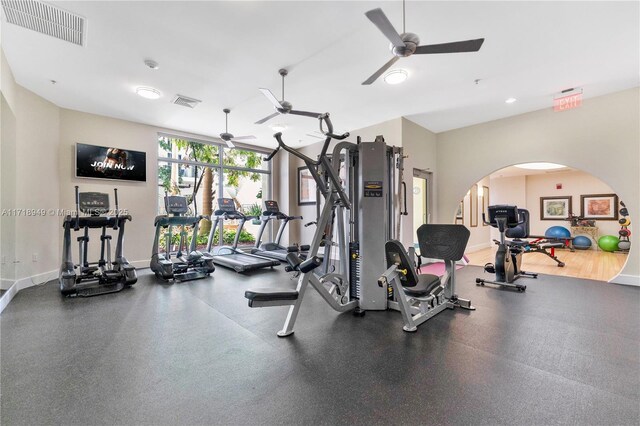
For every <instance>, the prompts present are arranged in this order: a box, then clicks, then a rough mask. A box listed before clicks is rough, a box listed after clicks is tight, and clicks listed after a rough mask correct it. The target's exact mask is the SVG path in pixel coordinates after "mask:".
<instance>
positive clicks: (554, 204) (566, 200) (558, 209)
mask: <svg viewBox="0 0 640 426" xmlns="http://www.w3.org/2000/svg"><path fill="white" fill-rule="evenodd" d="M571 213H572V209H571V196H568V197H567V196H562V197H540V220H566V219H567V218H568V217H569V215H570V214H571Z"/></svg>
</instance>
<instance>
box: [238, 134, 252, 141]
mask: <svg viewBox="0 0 640 426" xmlns="http://www.w3.org/2000/svg"><path fill="white" fill-rule="evenodd" d="M255 138H256V137H255V136H253V135H248V136H234V137H233V138H232V139H233V140H234V141H246V140H249V139H255Z"/></svg>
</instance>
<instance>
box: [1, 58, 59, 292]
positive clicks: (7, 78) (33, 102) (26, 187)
mask: <svg viewBox="0 0 640 426" xmlns="http://www.w3.org/2000/svg"><path fill="white" fill-rule="evenodd" d="M1 56H2V78H1V90H2V104H1V106H2V117H1V118H2V132H1V134H2V142H1V143H0V145H1V148H0V157H1V159H0V161H1V166H2V172H1V173H0V174H1V184H0V186H1V189H2V195H1V197H0V203H1V206H0V208H1V209H16V211H14V212H6V211H5V213H6V214H5V215H4V217H3V218H2V221H1V222H0V227H1V228H2V229H1V231H0V234H1V238H2V243H1V244H0V245H1V246H2V247H1V250H2V253H1V254H0V259H1V260H2V261H1V262H0V263H1V264H0V270H1V271H0V275H1V276H0V278H2V283H1V286H2V288H5V289H6V288H8V286H9V285H11V284H12V283H13V282H14V280H18V279H21V278H27V277H32V279H33V277H35V281H36V282H37V281H39V280H46V279H50V278H51V277H50V274H48V273H49V272H51V271H53V270H56V269H57V268H58V266H59V264H60V256H59V254H60V244H59V241H58V231H59V221H58V218H57V217H56V216H55V215H52V214H50V213H49V212H48V210H49V209H55V208H57V207H58V192H59V191H58V188H59V187H58V185H57V184H56V183H57V181H58V166H57V163H58V155H57V147H58V144H59V108H58V107H57V106H55V105H54V104H52V103H50V102H48V101H46V100H44V99H43V98H41V97H39V96H37V95H35V94H33V93H32V92H30V91H28V90H26V89H24V88H22V87H20V86H18V85H17V84H15V81H14V80H13V76H12V74H11V70H10V68H9V67H8V64H7V63H6V59H5V58H4V54H2V55H1ZM52 183H54V184H52ZM22 209H28V210H30V211H26V210H22ZM36 210H37V211H38V212H39V213H40V212H43V211H44V212H45V214H37V215H33V214H31V212H32V211H36Z"/></svg>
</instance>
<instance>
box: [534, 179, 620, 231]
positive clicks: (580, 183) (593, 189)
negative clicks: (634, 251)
mask: <svg viewBox="0 0 640 426" xmlns="http://www.w3.org/2000/svg"><path fill="white" fill-rule="evenodd" d="M556 183H561V184H562V189H556ZM612 193H614V191H613V189H611V187H610V186H609V185H607V184H606V183H604V182H602V181H601V180H600V179H597V178H595V177H593V176H591V175H590V174H588V173H584V172H569V173H554V174H540V175H530V176H527V204H526V206H527V207H526V208H527V209H528V210H529V212H530V213H531V233H532V234H533V235H544V232H545V231H546V230H547V229H548V228H549V227H550V226H556V225H558V226H564V227H565V228H567V229H568V228H569V227H570V223H569V222H567V221H566V220H540V197H549V196H571V199H572V202H571V203H572V207H573V213H574V214H578V215H579V214H580V195H587V194H612ZM622 201H624V200H622ZM596 225H597V226H598V231H599V232H600V235H615V236H618V230H619V229H620V225H619V224H618V221H616V220H599V221H597V222H596Z"/></svg>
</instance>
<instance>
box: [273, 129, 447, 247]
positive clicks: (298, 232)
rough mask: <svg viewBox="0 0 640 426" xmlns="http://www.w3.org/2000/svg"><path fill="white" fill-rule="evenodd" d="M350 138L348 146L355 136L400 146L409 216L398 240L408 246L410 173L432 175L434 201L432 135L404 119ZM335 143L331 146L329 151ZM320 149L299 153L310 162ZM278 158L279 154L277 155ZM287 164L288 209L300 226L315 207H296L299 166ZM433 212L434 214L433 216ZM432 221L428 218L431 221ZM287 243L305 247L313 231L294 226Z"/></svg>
mask: <svg viewBox="0 0 640 426" xmlns="http://www.w3.org/2000/svg"><path fill="white" fill-rule="evenodd" d="M350 133H351V136H350V137H349V138H348V139H347V140H348V141H351V142H354V143H355V142H356V141H357V138H358V136H359V137H360V138H361V139H362V141H364V142H367V141H368V142H371V141H373V140H375V138H376V136H379V135H382V136H384V139H385V142H386V143H387V144H388V145H392V146H402V147H403V150H404V155H405V156H406V158H405V159H404V179H405V181H406V182H407V183H408V188H407V190H408V194H407V210H408V211H409V212H410V215H409V216H403V217H402V218H401V223H402V226H401V240H402V242H403V243H404V244H406V245H410V244H412V243H413V242H414V240H415V236H414V235H413V222H412V220H413V218H412V216H413V215H412V213H411V212H413V197H412V195H411V180H412V176H413V169H414V168H416V169H421V170H425V171H430V172H432V173H434V183H433V184H432V188H433V190H434V194H432V199H433V200H434V201H435V200H436V199H437V189H436V188H437V185H436V180H437V178H436V177H435V176H436V173H435V172H436V170H437V168H436V135H435V134H434V133H432V132H430V131H429V130H427V129H425V128H423V127H421V126H419V125H417V124H415V123H413V122H412V121H409V120H407V119H405V118H402V117H401V118H396V119H393V120H389V121H385V122H383V123H380V124H377V125H374V126H370V127H365V128H362V129H357V130H353V131H351V132H350ZM334 144H335V142H332V145H331V146H332V147H333V145H334ZM321 148H322V142H320V143H316V144H313V145H309V146H307V147H304V148H302V149H301V151H302V152H303V153H304V154H305V155H307V156H310V157H311V158H315V157H316V156H317V155H318V154H319V153H320V150H321ZM278 155H280V154H278ZM290 161H291V171H292V172H293V173H292V174H291V176H292V177H291V185H292V186H294V188H293V189H294V191H292V198H291V207H292V211H293V212H294V213H291V214H295V215H302V216H303V217H304V221H303V222H309V221H312V220H315V217H316V207H315V206H308V205H306V206H298V201H297V193H296V192H295V191H297V173H298V171H297V168H298V167H300V166H302V165H303V163H302V161H301V160H299V159H297V158H295V157H293V158H292V156H290ZM435 213H436V212H435V211H434V214H435ZM435 220H436V218H432V221H435ZM291 228H292V229H291V234H290V235H291V242H292V243H293V242H298V241H301V242H302V243H303V244H308V243H309V242H311V239H312V238H313V233H314V232H315V227H312V226H310V227H308V228H304V227H303V223H297V224H295V225H294V226H292V227H291Z"/></svg>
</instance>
